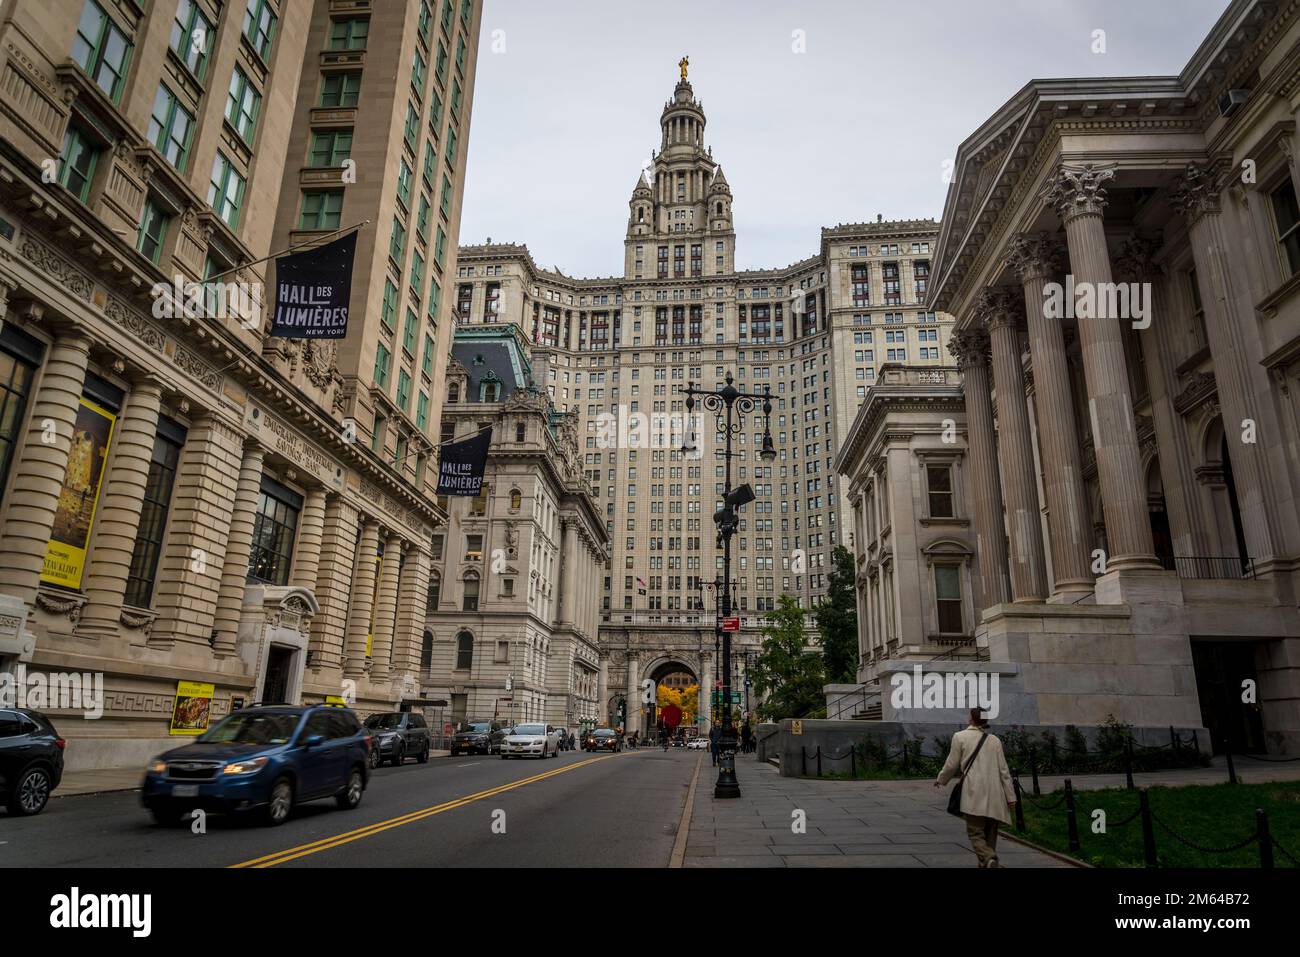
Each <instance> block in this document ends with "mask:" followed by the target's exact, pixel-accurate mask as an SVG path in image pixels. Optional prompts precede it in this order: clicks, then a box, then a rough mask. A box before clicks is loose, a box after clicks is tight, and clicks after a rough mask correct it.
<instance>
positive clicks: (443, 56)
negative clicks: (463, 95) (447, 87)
mask: <svg viewBox="0 0 1300 957" xmlns="http://www.w3.org/2000/svg"><path fill="white" fill-rule="evenodd" d="M433 72H434V73H436V74H437V75H438V82H439V83H446V82H447V48H446V47H445V46H443V45H442V43H441V41H439V43H438V57H437V59H436V60H434V61H433Z"/></svg>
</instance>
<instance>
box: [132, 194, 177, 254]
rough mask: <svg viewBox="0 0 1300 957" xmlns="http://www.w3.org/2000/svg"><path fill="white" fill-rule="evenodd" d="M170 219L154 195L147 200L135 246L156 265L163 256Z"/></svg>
mask: <svg viewBox="0 0 1300 957" xmlns="http://www.w3.org/2000/svg"><path fill="white" fill-rule="evenodd" d="M170 219H171V217H169V216H168V215H167V214H166V212H164V211H163V208H162V207H161V206H159V205H158V203H157V201H156V200H154V199H153V197H150V198H149V199H147V200H145V204H144V212H142V213H141V214H140V228H139V230H138V231H137V233H136V237H135V248H136V249H137V250H138V251H139V252H140V253H141V254H142V255H143V256H144V257H145V258H146V259H148V260H149V261H150V262H151V263H153V264H154V265H155V266H156V265H157V264H158V259H159V258H160V257H161V256H162V244H163V240H164V239H166V238H167V223H168V222H169V221H170Z"/></svg>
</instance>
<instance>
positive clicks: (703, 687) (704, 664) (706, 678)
mask: <svg viewBox="0 0 1300 957" xmlns="http://www.w3.org/2000/svg"><path fill="white" fill-rule="evenodd" d="M700 670H701V671H702V672H704V673H703V674H702V675H700V705H699V707H700V716H701V717H702V718H704V733H705V734H708V733H709V728H711V727H712V726H713V710H712V709H713V653H712V652H711V651H706V652H703V653H702V654H701V655H700Z"/></svg>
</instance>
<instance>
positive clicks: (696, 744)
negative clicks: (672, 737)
mask: <svg viewBox="0 0 1300 957" xmlns="http://www.w3.org/2000/svg"><path fill="white" fill-rule="evenodd" d="M686 746H687V747H688V748H693V749H695V750H696V751H707V750H708V749H709V739H708V738H707V737H706V736H705V735H700V736H699V737H695V738H691V740H689V741H687V742H686Z"/></svg>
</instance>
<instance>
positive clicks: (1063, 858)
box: [998, 830, 1094, 870]
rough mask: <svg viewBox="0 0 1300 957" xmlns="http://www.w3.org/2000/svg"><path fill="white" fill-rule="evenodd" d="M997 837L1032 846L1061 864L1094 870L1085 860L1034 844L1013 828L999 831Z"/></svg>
mask: <svg viewBox="0 0 1300 957" xmlns="http://www.w3.org/2000/svg"><path fill="white" fill-rule="evenodd" d="M998 837H1000V838H1002V839H1004V840H1007V841H1011V842H1012V843H1013V844H1020V845H1023V846H1024V847H1032V848H1033V849H1034V850H1036V851H1038V852H1039V853H1040V854H1046V855H1047V856H1048V857H1054V858H1056V859H1057V860H1058V861H1060V862H1062V863H1063V864H1070V865H1072V866H1074V867H1083V868H1087V869H1088V870H1094V868H1093V866H1092V865H1091V864H1089V863H1087V862H1085V861H1081V860H1079V859H1078V858H1077V857H1071V856H1070V855H1068V854H1062V853H1061V852H1060V851H1054V850H1052V849H1051V848H1050V847H1044V846H1043V845H1042V844H1036V843H1034V842H1033V841H1031V840H1029V839H1028V838H1024V837H1021V836H1020V835H1019V834H1017V833H1016V832H1015V831H1014V830H1010V831H999V832H998Z"/></svg>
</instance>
